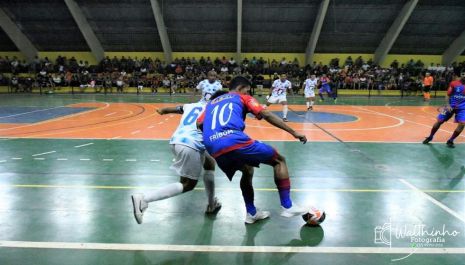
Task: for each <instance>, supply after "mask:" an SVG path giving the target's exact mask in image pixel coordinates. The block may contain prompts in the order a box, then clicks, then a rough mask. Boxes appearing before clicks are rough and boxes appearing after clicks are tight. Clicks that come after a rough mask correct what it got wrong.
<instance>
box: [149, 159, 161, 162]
mask: <svg viewBox="0 0 465 265" xmlns="http://www.w3.org/2000/svg"><path fill="white" fill-rule="evenodd" d="M150 161H151V162H160V160H159V159H152V160H150Z"/></svg>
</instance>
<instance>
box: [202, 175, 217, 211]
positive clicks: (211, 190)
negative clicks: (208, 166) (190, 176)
mask: <svg viewBox="0 0 465 265" xmlns="http://www.w3.org/2000/svg"><path fill="white" fill-rule="evenodd" d="M203 185H205V192H206V193H207V198H208V204H209V205H213V203H214V201H215V171H213V170H205V172H204V173H203Z"/></svg>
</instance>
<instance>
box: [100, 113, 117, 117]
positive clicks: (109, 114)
mask: <svg viewBox="0 0 465 265" xmlns="http://www.w3.org/2000/svg"><path fill="white" fill-rule="evenodd" d="M113 114H116V112H112V113H108V114H106V115H104V116H103V117H108V116H111V115H113Z"/></svg>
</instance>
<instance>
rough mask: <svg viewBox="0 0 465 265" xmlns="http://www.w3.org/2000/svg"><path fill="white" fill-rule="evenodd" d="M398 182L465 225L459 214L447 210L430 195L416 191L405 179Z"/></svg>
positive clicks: (447, 208)
mask: <svg viewBox="0 0 465 265" xmlns="http://www.w3.org/2000/svg"><path fill="white" fill-rule="evenodd" d="M399 181H400V182H402V183H403V184H404V185H405V186H407V187H409V188H410V189H412V190H414V191H416V192H417V193H418V194H419V195H421V196H422V197H424V198H425V199H427V200H429V201H430V202H432V203H434V204H436V206H438V207H439V208H441V209H443V210H444V211H446V212H448V213H449V214H450V215H452V216H454V217H455V218H457V219H459V220H460V221H462V222H464V223H465V218H464V217H463V216H461V215H460V214H458V213H457V212H455V211H454V210H452V209H451V208H449V207H447V206H446V205H444V204H442V203H441V202H439V201H438V200H436V199H435V198H433V197H431V196H430V195H428V194H426V193H424V192H422V191H421V190H420V189H418V188H417V187H415V186H414V185H413V184H411V183H410V182H408V181H406V180H405V179H399Z"/></svg>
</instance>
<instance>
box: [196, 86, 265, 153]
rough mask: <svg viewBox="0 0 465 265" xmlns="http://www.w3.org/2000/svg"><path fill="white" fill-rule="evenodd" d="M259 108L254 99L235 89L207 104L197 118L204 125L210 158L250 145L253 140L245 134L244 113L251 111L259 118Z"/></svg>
mask: <svg viewBox="0 0 465 265" xmlns="http://www.w3.org/2000/svg"><path fill="white" fill-rule="evenodd" d="M262 110H263V107H262V106H261V105H260V104H259V103H258V101H257V100H256V99H255V98H253V97H251V96H249V95H243V94H239V93H235V92H230V93H228V94H224V95H222V96H219V97H218V98H215V99H213V100H212V101H210V102H209V103H207V106H206V107H205V111H204V112H203V113H202V114H201V116H200V117H199V119H198V121H197V123H199V124H203V142H204V144H205V147H206V149H207V151H208V152H209V153H210V154H211V155H212V156H213V157H218V156H220V155H222V154H224V153H227V152H230V151H233V150H236V149H239V148H242V147H245V146H247V145H250V144H252V143H253V142H254V141H253V140H252V139H250V137H249V136H248V135H247V134H245V133H244V129H245V122H244V121H245V117H246V115H247V113H252V114H254V115H255V117H257V119H261V118H262V117H261V116H260V112H261V111H262Z"/></svg>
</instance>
